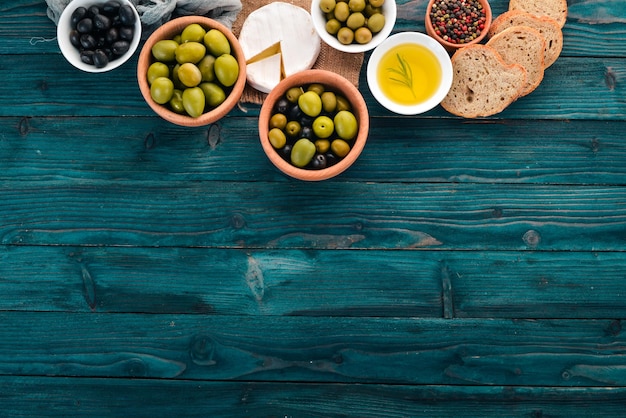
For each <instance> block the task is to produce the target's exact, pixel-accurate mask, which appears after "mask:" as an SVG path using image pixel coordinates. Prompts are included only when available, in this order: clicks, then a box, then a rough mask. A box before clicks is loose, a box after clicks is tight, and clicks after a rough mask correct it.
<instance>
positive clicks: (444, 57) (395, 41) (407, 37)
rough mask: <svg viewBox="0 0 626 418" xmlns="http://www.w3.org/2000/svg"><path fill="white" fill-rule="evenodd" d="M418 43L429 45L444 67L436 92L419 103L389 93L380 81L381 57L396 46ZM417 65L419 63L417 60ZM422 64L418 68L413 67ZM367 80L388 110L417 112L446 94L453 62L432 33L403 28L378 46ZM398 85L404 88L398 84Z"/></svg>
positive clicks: (436, 103)
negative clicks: (402, 30) (397, 99)
mask: <svg viewBox="0 0 626 418" xmlns="http://www.w3.org/2000/svg"><path fill="white" fill-rule="evenodd" d="M404 44H408V45H416V46H422V47H425V48H426V49H428V50H429V51H430V52H431V53H432V54H433V55H434V57H435V58H436V62H437V63H438V64H439V68H440V70H441V77H440V80H439V84H438V85H437V86H436V88H435V89H434V92H433V93H432V94H431V95H430V96H428V98H426V99H425V100H423V101H421V102H419V103H415V104H400V103H398V102H396V101H393V100H391V99H390V98H389V97H387V96H386V95H385V94H384V93H383V91H382V89H381V87H380V84H379V80H378V68H379V66H380V63H381V59H383V57H384V56H385V55H386V54H387V53H388V52H389V51H390V50H391V49H392V48H394V47H396V46H399V45H404ZM416 65H417V64H416ZM415 70H417V71H419V70H420V68H414V69H413V71H415ZM367 84H368V86H369V88H370V90H371V92H372V94H373V95H374V98H375V99H376V100H377V101H378V102H379V103H380V104H381V105H383V106H384V107H386V108H387V109H388V110H391V111H392V112H394V113H397V114H400V115H417V114H421V113H424V112H427V111H429V110H431V109H433V108H434V107H435V106H437V105H438V104H439V103H441V101H442V100H443V99H444V98H445V97H446V95H447V94H448V91H450V87H451V86H452V63H451V61H450V55H449V54H448V52H447V51H446V49H445V48H444V47H443V46H442V45H441V44H440V43H439V42H437V41H436V40H434V39H433V38H431V37H430V36H428V35H426V34H423V33H420V32H401V33H397V34H395V35H392V36H390V37H389V38H387V39H386V40H385V41H384V42H383V43H381V44H380V45H379V46H377V47H376V49H374V51H373V52H372V54H371V56H370V58H369V62H368V63H367ZM398 88H404V87H403V86H398Z"/></svg>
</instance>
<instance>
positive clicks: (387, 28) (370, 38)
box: [311, 0, 397, 53]
mask: <svg viewBox="0 0 626 418" xmlns="http://www.w3.org/2000/svg"><path fill="white" fill-rule="evenodd" d="M396 14H397V10H396V2H395V0H312V2H311V17H312V20H313V25H314V26H315V30H316V31H317V33H318V34H319V36H320V38H322V40H323V41H324V42H325V43H326V44H328V45H330V46H331V47H332V48H334V49H337V50H339V51H343V52H348V53H359V52H365V51H369V50H371V49H374V48H375V47H376V46H378V45H380V43H381V42H383V41H384V40H385V39H386V38H387V37H388V36H389V35H390V34H391V32H392V30H393V27H394V25H395V23H396Z"/></svg>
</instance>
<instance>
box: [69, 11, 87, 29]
mask: <svg viewBox="0 0 626 418" xmlns="http://www.w3.org/2000/svg"><path fill="white" fill-rule="evenodd" d="M85 16H87V9H86V8H84V7H82V6H81V7H77V8H76V10H74V11H73V12H72V17H71V18H70V24H71V26H72V29H76V25H77V24H78V22H80V21H81V20H83V19H84V18H85Z"/></svg>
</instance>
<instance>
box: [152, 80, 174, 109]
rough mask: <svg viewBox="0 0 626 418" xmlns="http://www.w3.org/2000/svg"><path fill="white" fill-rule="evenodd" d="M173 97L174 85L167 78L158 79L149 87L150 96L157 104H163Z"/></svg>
mask: <svg viewBox="0 0 626 418" xmlns="http://www.w3.org/2000/svg"><path fill="white" fill-rule="evenodd" d="M173 95H174V83H173V82H172V80H170V79H169V78H167V77H158V78H157V79H155V80H154V81H153V82H152V85H151V86H150V96H151V97H152V100H154V101H155V102H157V103H158V104H165V103H167V102H169V101H170V99H171V98H172V96H173Z"/></svg>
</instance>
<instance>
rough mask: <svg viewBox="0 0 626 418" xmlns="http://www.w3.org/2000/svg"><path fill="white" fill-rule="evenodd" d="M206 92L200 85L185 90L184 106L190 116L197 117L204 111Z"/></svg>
mask: <svg viewBox="0 0 626 418" xmlns="http://www.w3.org/2000/svg"><path fill="white" fill-rule="evenodd" d="M204 104H205V99H204V93H203V92H202V89H201V88H200V87H191V88H188V89H185V91H183V106H184V108H185V111H186V112H187V113H188V114H189V116H191V117H193V118H197V117H198V116H200V115H202V113H203V112H204Z"/></svg>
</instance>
